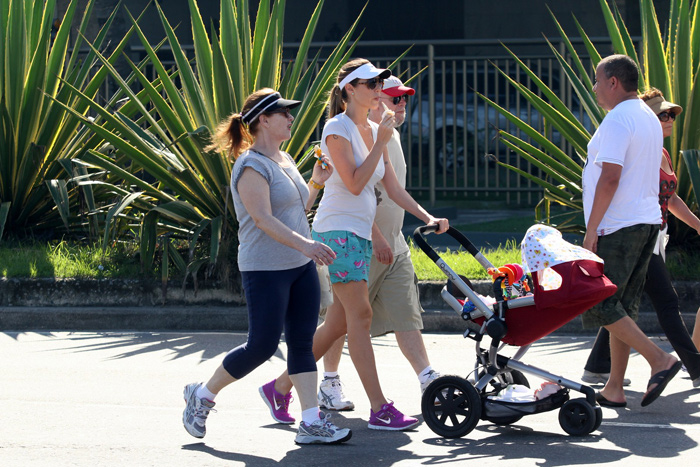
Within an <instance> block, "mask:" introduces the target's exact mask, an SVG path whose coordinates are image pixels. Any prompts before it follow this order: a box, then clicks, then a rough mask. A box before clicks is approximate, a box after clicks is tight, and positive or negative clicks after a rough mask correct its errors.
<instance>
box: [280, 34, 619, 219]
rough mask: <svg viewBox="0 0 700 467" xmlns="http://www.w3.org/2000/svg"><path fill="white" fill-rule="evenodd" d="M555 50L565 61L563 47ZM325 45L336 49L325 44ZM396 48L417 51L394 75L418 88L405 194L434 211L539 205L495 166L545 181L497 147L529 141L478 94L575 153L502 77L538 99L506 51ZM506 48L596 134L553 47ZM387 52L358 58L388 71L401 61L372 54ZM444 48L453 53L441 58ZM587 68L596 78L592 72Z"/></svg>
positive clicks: (450, 45)
mask: <svg viewBox="0 0 700 467" xmlns="http://www.w3.org/2000/svg"><path fill="white" fill-rule="evenodd" d="M594 41H596V44H603V46H604V45H605V43H606V42H609V39H607V38H594ZM553 43H554V44H555V46H557V47H558V50H559V51H560V53H562V54H563V55H564V56H566V50H565V47H564V44H561V43H556V42H553ZM323 45H326V46H329V45H331V44H319V46H323ZM390 45H391V46H394V48H395V49H399V48H401V47H404V48H405V47H408V46H413V48H412V50H411V52H410V53H409V54H408V55H407V56H406V57H405V58H403V59H402V60H401V62H399V63H398V65H397V66H396V67H395V68H394V70H393V71H394V73H395V74H397V75H398V76H400V77H401V78H402V79H403V80H404V81H406V80H411V81H410V84H409V85H410V86H411V87H413V88H415V89H416V94H415V95H414V96H413V97H412V98H411V99H409V103H408V106H407V108H406V121H405V123H404V124H403V125H402V127H401V128H400V132H401V137H402V143H403V147H404V153H405V156H406V163H407V168H408V173H407V189H408V190H409V191H410V192H411V193H412V194H414V195H417V196H420V197H422V198H427V199H429V200H430V203H431V204H434V203H435V202H436V201H437V200H455V201H457V200H467V199H468V200H484V201H489V200H493V201H501V202H504V203H506V204H514V205H515V204H518V205H533V204H535V203H537V202H538V201H539V200H540V198H541V188H540V187H538V186H537V185H536V184H534V183H533V182H531V181H529V180H527V179H525V178H524V177H521V176H520V175H518V174H516V173H515V172H513V171H511V170H509V169H507V168H505V167H502V166H500V165H498V164H497V163H496V162H495V161H496V160H498V161H501V162H504V163H506V164H510V165H514V166H516V167H518V168H520V169H522V170H524V171H527V172H529V173H532V174H534V175H538V176H539V175H540V173H539V171H538V170H537V169H536V168H534V167H531V166H530V164H528V163H526V162H525V161H523V160H522V159H521V158H520V157H518V155H516V154H514V153H513V152H512V151H511V150H509V149H508V148H507V147H506V146H505V145H504V144H502V143H500V142H499V139H498V131H499V130H501V129H503V130H506V131H508V132H513V133H514V134H515V135H517V136H519V137H523V139H525V140H527V138H526V137H524V135H522V134H521V133H520V131H519V130H518V129H517V128H516V127H515V126H514V125H513V124H511V123H510V122H509V121H508V120H507V119H506V118H505V117H504V116H502V115H501V114H500V113H499V112H498V111H496V109H495V108H493V107H491V106H490V105H488V104H487V103H486V102H485V101H484V100H483V99H482V98H481V97H480V96H479V94H482V95H484V96H486V97H488V98H489V99H490V100H491V101H493V102H495V103H496V104H498V105H499V106H501V107H503V108H505V109H508V110H509V111H510V112H511V113H513V114H514V115H516V116H518V117H520V118H521V119H522V120H524V121H526V122H528V123H529V124H530V125H531V126H532V127H533V128H535V129H537V130H538V131H540V132H541V133H543V134H546V135H547V137H548V138H549V139H550V140H552V141H553V142H555V143H556V144H557V145H558V146H560V147H561V148H562V149H564V150H565V151H567V152H568V153H570V154H571V149H570V148H569V147H568V145H567V143H566V141H565V140H563V139H562V138H561V137H560V136H559V135H558V134H557V133H556V132H555V131H552V130H551V129H548V130H547V129H546V128H545V122H544V119H543V118H542V117H541V115H539V113H538V112H537V111H536V110H535V109H533V108H532V106H531V105H530V104H529V103H528V102H527V101H526V100H525V99H524V98H523V97H522V96H521V95H520V94H519V93H518V92H517V91H516V90H515V88H514V87H513V86H512V85H511V84H510V83H508V81H507V80H506V78H505V77H503V75H502V74H501V73H500V72H499V71H498V69H500V70H502V71H503V72H505V73H506V74H507V75H508V76H511V77H513V78H515V79H516V80H517V81H519V82H521V83H523V84H525V85H526V86H528V87H529V88H530V89H532V90H533V91H535V92H537V93H538V94H539V91H537V89H536V87H535V86H534V83H531V80H530V78H529V76H528V75H527V74H526V73H525V72H524V71H523V70H522V69H520V67H519V66H518V65H517V63H516V62H515V60H513V59H512V57H510V56H509V55H507V54H506V50H505V48H503V44H501V43H500V42H498V41H491V40H480V41H479V40H476V41H475V40H464V41H423V42H420V41H419V42H413V41H411V42H396V43H393V44H390ZM505 45H507V46H508V47H509V48H510V49H511V50H514V51H515V52H516V54H517V56H518V57H520V58H521V59H522V60H523V62H524V63H525V64H526V65H527V66H528V68H530V69H531V70H533V71H534V72H535V73H536V74H537V76H538V77H539V78H540V79H541V80H542V81H543V82H545V83H546V84H547V85H548V86H549V88H550V89H552V90H553V91H554V92H555V93H557V95H558V96H559V97H560V98H561V99H562V101H563V102H564V103H566V104H567V106H569V108H571V109H572V110H573V111H574V114H575V115H577V116H578V117H579V118H580V120H581V121H583V122H584V124H585V125H586V126H587V127H588V128H589V130H592V128H591V127H590V121H587V118H586V116H585V112H584V109H583V108H582V106H580V105H579V102H578V98H577V96H576V95H575V93H574V92H573V90H572V88H571V86H570V85H569V84H568V82H567V80H566V76H565V74H564V72H563V71H562V70H561V68H560V66H559V64H558V62H557V60H556V59H555V58H554V55H553V54H552V53H551V51H550V50H549V47H548V46H546V47H543V45H546V44H545V42H544V41H543V40H512V41H507V42H506V43H505ZM289 47H294V44H290V45H289ZM386 48H387V43H385V42H366V43H363V44H362V54H358V53H356V54H355V55H356V56H364V57H366V58H368V59H369V60H371V61H372V62H374V63H375V64H377V65H378V66H381V67H387V66H389V65H390V64H391V63H392V62H393V61H394V60H395V58H393V57H387V56H384V57H382V56H378V55H377V54H373V49H378V50H382V49H386ZM455 48H460V49H463V50H464V54H461V55H457V54H454V49H455ZM444 49H448V50H451V51H452V52H453V53H451V54H440V53H439V51H440V50H444ZM484 51H487V52H486V53H484ZM399 53H400V52H399ZM399 53H397V55H398V54H399ZM584 55H585V54H584ZM584 64H585V62H584ZM587 65H588V64H587ZM588 68H589V69H590V74H591V76H593V69H592V66H588ZM417 74H418V75H417ZM416 75H417V76H416ZM320 131H321V126H319V129H318V130H317V133H316V135H315V137H316V138H317V139H318V138H320Z"/></svg>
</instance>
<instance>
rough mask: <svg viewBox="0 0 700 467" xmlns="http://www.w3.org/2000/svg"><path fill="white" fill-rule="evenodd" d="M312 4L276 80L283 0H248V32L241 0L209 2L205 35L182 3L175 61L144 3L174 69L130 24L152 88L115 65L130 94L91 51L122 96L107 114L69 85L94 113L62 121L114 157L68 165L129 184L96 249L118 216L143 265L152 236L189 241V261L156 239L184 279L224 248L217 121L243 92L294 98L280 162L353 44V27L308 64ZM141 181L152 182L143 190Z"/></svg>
mask: <svg viewBox="0 0 700 467" xmlns="http://www.w3.org/2000/svg"><path fill="white" fill-rule="evenodd" d="M323 4H324V0H320V1H319V2H318V4H317V6H316V9H315V11H314V13H313V15H312V16H311V18H310V20H309V23H308V26H307V29H306V32H305V34H304V37H303V39H302V41H301V45H300V47H299V50H298V51H297V54H296V57H295V60H294V61H293V62H292V63H291V64H290V65H289V66H287V67H286V68H285V69H284V73H282V70H283V68H284V67H283V58H282V45H283V23H284V12H285V7H286V2H285V1H284V0H273V1H272V3H270V2H269V1H266V0H264V1H262V2H260V5H259V8H258V11H257V16H256V19H255V23H254V27H253V28H251V24H250V19H249V9H248V1H247V0H221V4H220V5H221V7H220V25H219V27H214V26H212V28H211V29H210V30H207V28H206V27H205V24H204V22H203V20H202V17H201V15H200V13H199V9H198V6H197V2H196V1H195V0H189V7H190V13H191V18H192V19H191V21H192V32H193V39H194V59H193V60H192V59H191V58H190V57H188V56H187V54H186V53H185V49H184V47H183V46H182V44H180V42H179V41H178V39H177V37H176V35H175V32H174V28H173V27H172V25H171V24H170V22H169V21H168V18H167V17H166V15H165V14H164V13H163V10H162V9H161V7H160V5H158V3H157V2H156V3H155V8H157V10H158V14H159V17H160V20H161V22H162V25H163V28H164V30H165V34H166V37H167V45H168V46H169V47H170V50H171V51H172V55H173V57H174V61H175V64H176V66H175V68H174V69H169V67H167V66H166V65H165V64H164V63H163V61H162V60H161V59H160V57H159V55H158V53H157V47H155V46H153V45H151V44H150V43H149V42H148V40H147V39H146V36H145V34H144V33H143V31H142V29H141V27H140V25H139V23H138V21H137V20H136V19H134V18H133V17H132V18H131V19H132V22H133V28H134V30H135V33H136V35H137V36H138V37H139V39H140V40H141V43H142V45H143V46H144V48H145V51H146V54H147V59H148V64H149V66H151V67H152V68H153V71H154V73H155V75H156V79H155V80H149V79H148V78H147V77H146V75H145V73H144V72H143V71H142V70H141V66H139V65H137V64H135V63H133V62H132V61H130V60H128V59H127V62H128V64H129V66H130V67H131V70H132V76H133V77H135V79H136V80H137V81H138V83H139V85H140V86H141V87H142V90H141V91H140V92H138V93H137V92H135V91H133V90H132V87H131V86H130V84H131V83H130V82H129V80H128V79H124V78H122V77H121V76H120V75H119V73H118V72H117V71H116V69H114V68H113V67H112V66H111V64H110V63H109V59H108V58H106V57H103V56H102V55H101V54H100V53H99V51H98V50H97V49H96V48H95V47H93V48H92V52H93V53H94V54H95V55H96V56H97V57H98V58H99V60H101V62H102V65H103V66H104V67H105V68H106V69H107V70H109V72H110V74H111V76H112V78H113V79H114V80H115V81H116V82H117V84H118V85H119V87H120V93H121V94H120V97H123V96H125V97H126V98H128V103H126V104H125V105H124V106H123V107H121V108H120V109H119V110H117V111H115V110H114V109H113V108H112V107H110V106H104V105H100V103H99V102H97V101H96V100H95V99H94V98H92V97H91V96H89V95H87V94H86V93H82V92H80V90H79V89H77V88H75V87H74V88H73V91H74V93H75V94H76V95H77V96H79V98H81V99H82V101H83V104H84V105H88V106H89V107H90V109H91V110H92V112H94V114H95V118H94V119H91V118H87V117H86V116H85V115H83V114H80V113H79V112H75V111H72V114H73V115H74V117H76V119H78V120H80V121H81V123H82V124H84V125H86V126H87V127H89V128H90V129H91V131H92V132H94V134H95V135H97V136H98V137H99V138H101V139H102V140H103V144H102V146H104V145H109V146H110V147H111V148H113V149H114V150H113V151H112V152H111V153H109V154H108V153H106V152H104V151H98V150H95V149H93V148H91V147H88V148H87V151H86V152H85V154H84V155H82V156H81V157H80V161H81V162H82V163H84V164H87V165H88V166H89V167H91V168H93V169H94V168H99V169H100V170H104V171H106V172H108V173H109V174H110V175H111V176H116V177H119V178H121V179H122V180H124V181H125V182H126V185H128V186H129V187H131V188H130V189H128V190H125V185H122V186H121V187H117V188H115V193H117V192H118V190H119V189H121V190H122V191H121V195H120V199H119V200H118V201H117V202H115V203H114V204H113V205H112V206H111V207H110V210H109V212H107V213H106V218H107V221H108V228H106V229H105V234H104V240H105V244H106V243H107V240H109V239H110V238H111V234H110V228H109V226H111V225H116V223H117V222H118V221H119V220H120V219H122V220H124V221H125V222H127V223H128V224H130V225H133V224H134V222H138V223H139V229H140V230H139V233H140V241H141V253H142V261H144V266H145V267H149V266H150V264H151V262H152V259H153V255H154V250H155V248H156V245H157V238H159V237H160V236H162V235H174V236H178V237H183V238H187V239H188V240H189V241H190V251H189V255H188V257H187V258H186V259H184V258H182V257H181V256H179V253H178V252H177V251H176V250H175V249H174V248H171V247H169V246H168V245H169V241H166V242H164V243H162V244H163V245H164V247H163V251H164V253H165V254H166V255H167V256H166V261H165V262H164V267H166V268H167V262H168V261H167V259H168V258H170V259H171V260H172V261H174V264H176V265H178V267H182V266H183V265H184V264H185V263H188V266H187V271H188V273H195V272H196V271H197V270H198V269H199V268H200V267H201V266H202V265H204V264H206V263H208V264H214V263H215V262H216V260H217V257H218V256H219V249H220V245H221V244H222V243H226V242H222V238H224V239H228V240H230V241H233V242H234V243H235V227H236V224H235V213H234V211H233V206H232V204H231V203H230V202H229V199H230V195H229V194H228V185H229V178H230V173H231V162H230V161H229V160H228V159H227V158H226V157H225V156H224V155H223V154H217V153H212V152H206V151H205V150H204V147H205V146H206V143H208V141H209V139H210V135H211V133H212V132H213V130H214V129H215V128H216V126H217V125H218V123H219V122H220V121H221V120H223V119H224V118H225V117H226V116H228V115H229V114H231V113H232V112H234V111H237V110H239V109H240V108H241V106H242V104H243V101H244V99H245V97H246V96H247V95H248V94H250V93H251V92H253V91H254V90H256V89H259V88H262V87H271V88H275V89H277V90H279V91H280V92H281V93H282V94H283V95H284V96H285V97H288V98H292V99H297V100H301V101H302V102H303V103H302V104H301V105H300V106H299V107H297V108H296V109H295V114H296V115H295V121H294V125H293V127H292V134H293V137H292V139H291V140H289V141H288V142H287V143H286V145H285V147H284V149H285V150H286V151H287V152H289V153H290V154H291V155H292V156H294V157H300V156H301V154H302V152H303V149H304V147H305V145H306V144H307V141H308V139H309V137H310V136H311V134H312V133H313V131H314V129H315V128H316V126H317V124H318V122H319V120H320V119H321V117H322V115H323V112H324V109H325V106H326V101H327V97H326V96H327V94H328V91H329V90H330V89H331V87H332V86H333V84H334V79H335V76H336V74H337V71H338V69H339V68H340V66H342V64H343V63H344V62H345V61H347V60H348V57H349V56H350V54H351V53H352V50H353V49H354V46H355V44H356V42H353V41H351V37H352V34H353V33H354V31H355V28H356V25H357V22H355V24H353V25H352V26H351V28H350V29H349V30H348V31H347V33H346V34H345V35H344V37H343V38H342V39H341V41H340V42H339V43H338V45H337V46H336V47H335V48H334V49H333V50H332V51H330V53H329V55H328V57H327V58H326V59H325V60H324V61H323V63H321V61H320V54H316V55H315V56H314V57H313V58H311V59H310V60H309V57H308V55H309V49H310V43H311V39H312V37H313V35H314V31H315V29H316V26H317V24H318V20H319V16H320V13H321V10H322V8H323ZM358 20H359V18H358ZM111 101H112V102H113V101H114V99H111ZM65 108H66V110H68V111H71V110H70V109H69V108H68V107H67V106H65ZM98 146H99V145H98ZM93 147H94V146H93ZM119 158H121V159H127V160H128V164H125V163H117V159H119ZM139 173H145V174H147V176H145V177H144V176H140V175H138V174H139ZM148 177H152V178H155V180H156V181H155V182H149V181H147V179H148ZM115 186H116V184H115ZM103 214H105V213H104V212H103ZM202 236H208V237H209V238H210V245H211V247H210V251H209V255H208V256H207V257H204V258H195V257H194V256H193V251H194V248H195V245H196V244H197V241H198V240H199V239H201V237H202Z"/></svg>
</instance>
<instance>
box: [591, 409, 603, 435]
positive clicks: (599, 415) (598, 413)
mask: <svg viewBox="0 0 700 467" xmlns="http://www.w3.org/2000/svg"><path fill="white" fill-rule="evenodd" d="M593 410H594V411H595V426H594V427H593V430H591V431H595V430H597V429H598V428H600V425H601V423H603V409H602V408H600V406H596V407H593Z"/></svg>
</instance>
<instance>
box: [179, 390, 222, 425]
mask: <svg viewBox="0 0 700 467" xmlns="http://www.w3.org/2000/svg"><path fill="white" fill-rule="evenodd" d="M201 385H202V383H190V384H188V385H187V386H185V391H184V395H185V404H186V405H185V410H184V411H183V412H182V424H183V425H185V430H187V432H188V433H189V434H191V435H192V436H194V437H195V438H204V435H206V434H207V427H206V423H207V417H208V416H209V412H210V411H212V410H213V411H214V412H216V410H214V406H215V405H216V404H215V403H214V402H212V401H210V400H209V399H200V398H199V397H197V389H199V387H200V386H201Z"/></svg>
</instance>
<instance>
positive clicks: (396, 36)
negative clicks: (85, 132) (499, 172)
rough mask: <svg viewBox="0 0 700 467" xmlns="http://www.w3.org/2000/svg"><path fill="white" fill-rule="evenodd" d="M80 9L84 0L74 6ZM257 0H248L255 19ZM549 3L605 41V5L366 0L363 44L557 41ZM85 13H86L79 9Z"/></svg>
mask: <svg viewBox="0 0 700 467" xmlns="http://www.w3.org/2000/svg"><path fill="white" fill-rule="evenodd" d="M69 1H70V0H58V2H57V3H58V12H57V13H58V15H59V16H62V15H63V13H64V12H65V10H66V7H67V5H68V3H69ZM77 1H79V2H80V4H81V6H83V5H85V4H86V3H87V0H77ZM615 1H616V3H617V5H618V8H619V9H620V11H621V14H622V15H623V17H624V18H625V20H626V21H627V25H628V27H629V28H630V33H631V34H633V35H638V34H640V30H639V20H638V18H639V2H638V0H615ZM669 1H670V0H657V1H656V5H657V14H658V16H659V19H660V21H661V22H662V23H663V22H664V18H666V17H668V5H669ZM258 2H259V0H250V10H251V13H252V16H253V18H252V19H251V21H254V15H255V12H256V11H257V5H258ZM117 3H118V0H98V1H97V3H96V6H95V11H94V14H93V17H94V19H93V27H92V29H91V31H90V34H91V35H94V34H96V32H97V29H98V26H99V24H100V23H101V22H103V21H104V20H105V19H106V18H107V16H108V15H109V13H110V12H111V11H112V10H113V9H114V7H115V6H116V5H117ZM146 3H147V2H145V1H144V0H122V4H123V7H124V8H126V9H128V10H129V11H130V12H131V14H132V15H134V16H137V15H138V14H139V13H140V12H141V10H142V9H143V7H144V4H146ZM317 3H318V2H317V0H293V1H287V12H286V13H287V20H286V23H285V40H286V41H287V42H296V41H299V40H300V39H301V37H302V35H303V34H304V30H305V28H306V24H307V21H308V19H309V17H310V16H311V14H312V12H313V10H314V8H315V7H316V5H317ZM198 4H199V9H200V13H201V15H202V17H203V18H204V21H205V24H207V25H208V24H210V20H211V19H214V21H215V23H217V24H218V13H219V2H218V1H215V0H199V2H198ZM160 5H161V8H162V9H163V11H164V12H165V15H166V16H167V17H168V19H169V21H170V23H171V24H172V25H173V26H175V25H179V26H178V29H177V34H178V36H179V37H180V38H181V40H182V42H184V43H187V42H191V28H190V25H189V24H190V23H189V7H188V1H187V0H160ZM547 5H549V8H551V10H552V12H553V13H554V15H555V16H556V17H557V19H558V20H559V21H560V22H561V23H562V25H563V26H564V28H565V29H566V30H568V31H572V32H573V31H575V26H574V22H573V19H572V15H574V16H575V17H576V18H577V19H578V20H579V22H580V23H581V24H582V25H583V26H584V28H585V30H586V31H587V33H588V34H589V35H591V36H604V35H606V29H605V24H604V21H603V18H602V15H601V13H600V6H599V4H598V2H597V1H595V0H586V1H580V0H558V1H551V0H496V1H490V2H484V1H483V0H431V1H428V0H369V4H368V6H367V9H366V10H365V13H364V15H363V17H362V19H361V21H360V30H364V35H363V40H369V41H395V40H409V41H410V40H424V39H431V40H434V39H497V40H508V39H513V38H533V39H538V38H541V37H542V34H545V35H547V36H556V35H557V31H556V28H555V26H554V22H553V21H552V19H551V17H550V14H549V12H548V10H547ZM363 6H364V2H362V1H357V0H352V1H350V0H327V1H326V2H325V6H324V10H323V13H322V15H321V21H320V24H319V26H318V29H317V32H316V37H315V40H318V41H335V40H337V39H339V38H340V36H341V35H342V33H343V32H344V31H346V30H347V28H348V27H349V26H350V25H351V24H352V22H353V21H354V20H355V19H356V18H357V17H358V15H359V14H360V11H361V10H362V8H363ZM81 10H82V8H81ZM141 24H142V27H143V28H144V30H145V32H146V34H147V36H148V37H149V38H150V39H151V40H152V41H154V42H155V41H156V40H158V39H160V38H162V37H163V31H162V27H161V26H160V19H159V17H158V14H157V12H156V9H155V7H154V6H151V7H150V8H149V9H148V11H147V13H146V15H145V17H144V19H143V21H142V23H141ZM130 25H131V22H130V20H129V18H128V15H127V13H126V10H124V9H122V11H121V12H120V13H119V17H118V21H117V22H116V24H115V34H117V33H121V32H124V31H126V30H127V29H128V27H129V26H130Z"/></svg>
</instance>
